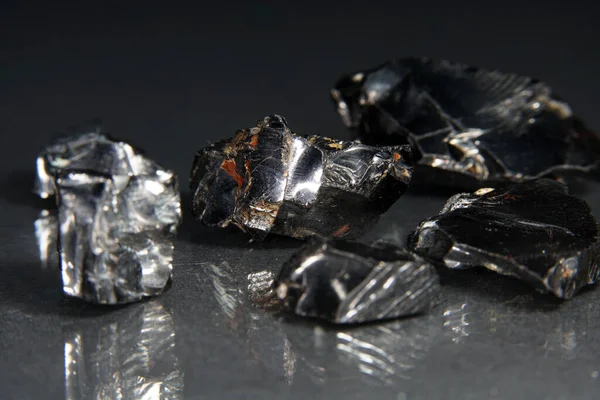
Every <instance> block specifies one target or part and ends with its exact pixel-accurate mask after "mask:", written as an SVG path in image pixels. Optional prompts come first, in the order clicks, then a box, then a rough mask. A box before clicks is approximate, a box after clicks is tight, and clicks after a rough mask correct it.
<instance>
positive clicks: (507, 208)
mask: <svg viewBox="0 0 600 400" xmlns="http://www.w3.org/2000/svg"><path fill="white" fill-rule="evenodd" d="M409 247H410V248H411V249H413V250H414V251H415V252H416V253H418V254H419V255H421V256H423V257H425V258H427V259H429V260H431V261H432V262H435V263H438V264H443V265H445V266H446V267H449V268H455V269H461V268H468V267H476V266H483V267H486V268H488V269H490V270H492V271H495V272H498V273H500V274H504V275H510V276H514V277H517V278H519V279H522V280H523V281H525V282H527V283H529V284H531V285H532V286H533V287H535V288H536V289H538V290H540V291H549V292H551V293H553V294H554V295H555V296H557V297H560V298H564V299H568V298H571V297H573V296H574V295H575V294H576V293H577V292H578V291H579V290H580V289H581V288H582V287H584V286H586V285H589V284H592V283H594V282H595V281H596V280H597V279H598V275H599V273H600V272H599V268H598V263H599V262H600V242H599V236H598V226H597V222H596V219H595V218H594V217H593V215H592V214H591V213H590V208H589V207H588V205H587V204H586V203H585V201H583V200H580V199H578V198H576V197H573V196H570V195H568V194H567V192H566V188H565V186H564V185H562V184H560V183H557V182H554V181H551V180H548V179H542V180H537V181H531V182H528V183H521V184H514V185H512V186H509V187H506V188H503V189H480V190H478V191H477V192H475V193H474V194H468V193H463V194H458V195H455V196H453V197H451V198H450V199H449V200H448V202H447V203H446V205H445V207H444V208H443V210H442V211H441V213H440V215H438V216H436V217H432V218H429V219H427V220H425V221H423V222H422V223H421V224H420V225H419V227H418V228H417V229H416V231H415V232H414V233H413V234H412V235H411V236H410V237H409Z"/></svg>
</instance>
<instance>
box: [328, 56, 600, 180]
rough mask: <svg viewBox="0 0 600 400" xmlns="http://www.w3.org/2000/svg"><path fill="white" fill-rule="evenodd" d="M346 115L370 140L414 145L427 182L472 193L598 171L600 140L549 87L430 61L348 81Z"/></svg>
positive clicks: (337, 92)
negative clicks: (484, 184)
mask: <svg viewBox="0 0 600 400" xmlns="http://www.w3.org/2000/svg"><path fill="white" fill-rule="evenodd" d="M332 96H333V99H334V101H335V102H336V104H337V109H338V113H339V114H340V115H341V117H342V119H343V121H344V123H345V124H346V126H348V127H349V128H351V129H352V130H353V131H354V132H355V134H356V135H357V136H358V137H359V138H360V140H361V141H362V142H363V143H366V144H371V145H390V144H403V143H410V144H411V145H412V146H413V151H414V153H415V159H416V160H417V161H416V162H417V166H418V171H417V172H419V173H420V174H421V175H420V179H421V180H423V179H427V180H430V181H433V182H434V183H441V184H445V185H458V186H467V185H468V186H471V185H473V184H475V185H477V184H478V182H480V181H488V182H515V181H525V180H531V179H534V178H538V177H542V176H548V177H554V176H560V175H562V174H563V173H565V172H567V171H579V172H588V171H590V170H591V169H593V168H595V167H596V166H597V164H598V161H599V159H600V158H599V156H600V140H599V138H598V136H597V135H595V134H594V133H592V132H590V131H589V130H588V129H587V128H586V127H585V126H584V125H583V123H582V122H581V121H579V120H578V119H577V118H576V117H575V116H573V113H572V112H571V108H570V107H569V105H568V104H567V103H566V102H564V101H562V100H561V99H560V98H559V97H558V96H556V95H555V94H554V93H553V92H552V90H551V88H550V87H549V86H548V85H546V84H545V83H543V82H541V81H539V80H536V79H533V78H530V77H525V76H518V75H515V74H510V73H502V72H498V71H491V70H485V69H479V68H474V67H470V66H467V65H464V64H460V63H455V62H449V61H443V60H442V61H434V60H431V59H428V58H404V59H398V60H393V61H390V62H387V63H385V64H383V65H379V66H377V67H375V68H372V69H368V70H366V71H362V72H357V73H354V74H350V75H346V76H343V77H342V78H341V79H340V80H339V81H338V82H337V84H336V85H335V87H334V89H333V90H332Z"/></svg>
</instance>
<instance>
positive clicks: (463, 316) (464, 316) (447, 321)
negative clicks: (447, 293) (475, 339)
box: [442, 303, 471, 343]
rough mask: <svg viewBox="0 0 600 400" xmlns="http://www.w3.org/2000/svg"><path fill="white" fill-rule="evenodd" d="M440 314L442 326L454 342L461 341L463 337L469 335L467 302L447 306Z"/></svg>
mask: <svg viewBox="0 0 600 400" xmlns="http://www.w3.org/2000/svg"><path fill="white" fill-rule="evenodd" d="M442 316H443V318H444V328H445V329H446V330H447V331H448V332H449V333H450V337H451V339H452V341H453V342H454V343H461V342H462V341H463V340H464V338H466V337H467V336H469V333H470V329H471V328H470V327H469V325H470V323H469V320H468V317H469V308H468V304H467V303H462V304H458V305H451V306H447V307H446V308H445V309H444V311H443V313H442Z"/></svg>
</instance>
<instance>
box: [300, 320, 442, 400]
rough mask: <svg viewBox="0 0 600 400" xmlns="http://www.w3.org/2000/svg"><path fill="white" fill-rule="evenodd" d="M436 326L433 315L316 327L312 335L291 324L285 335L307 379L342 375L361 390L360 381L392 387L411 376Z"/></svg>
mask: <svg viewBox="0 0 600 400" xmlns="http://www.w3.org/2000/svg"><path fill="white" fill-rule="evenodd" d="M436 326H439V325H437V324H436V323H435V320H432V319H431V318H428V317H425V316H415V317H414V318H406V319H401V320H396V321H389V322H382V323H379V324H372V325H364V326H356V327H353V328H351V329H347V328H346V329H339V328H337V327H320V326H315V327H314V328H313V332H312V335H310V336H309V335H308V333H309V332H307V331H306V330H304V329H303V330H300V331H298V330H297V329H296V330H294V329H293V326H290V327H289V328H290V329H289V330H288V334H289V337H290V340H291V342H292V344H293V346H294V347H293V348H294V350H295V352H296V354H297V357H298V358H299V363H301V364H302V365H301V367H299V368H301V369H302V370H303V371H304V373H306V374H308V375H309V379H310V381H312V382H313V383H315V384H326V383H327V382H330V381H335V380H338V379H340V377H344V379H348V380H349V383H348V384H349V385H352V386H354V385H356V388H357V390H360V391H361V392H363V389H362V388H361V387H364V385H368V386H378V387H379V386H385V387H392V388H393V387H400V386H402V383H403V382H405V381H406V380H408V379H410V378H411V371H412V370H413V369H414V368H415V367H417V366H418V365H419V362H421V361H422V360H423V359H424V358H426V357H427V355H428V352H429V350H430V348H431V346H432V345H433V344H434V343H435V340H436V336H437V334H438V329H436ZM350 382H352V383H350Z"/></svg>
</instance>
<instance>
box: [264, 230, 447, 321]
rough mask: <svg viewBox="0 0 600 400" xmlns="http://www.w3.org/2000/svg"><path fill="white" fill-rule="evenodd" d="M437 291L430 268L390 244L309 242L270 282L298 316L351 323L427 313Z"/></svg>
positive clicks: (282, 299) (436, 281)
mask: <svg viewBox="0 0 600 400" xmlns="http://www.w3.org/2000/svg"><path fill="white" fill-rule="evenodd" d="M438 288H439V279H438V276H437V273H436V272H435V269H434V268H433V266H431V265H430V264H428V263H427V262H425V261H423V260H422V259H421V258H419V257H417V256H414V255H412V254H410V253H408V252H406V251H405V250H401V249H399V248H397V247H393V246H384V245H381V246H368V245H365V244H361V243H354V242H345V241H339V240H323V239H313V240H311V241H310V242H309V243H307V244H306V245H305V246H304V247H303V248H302V249H301V250H300V251H299V252H298V253H296V254H295V255H294V256H293V257H292V258H291V259H290V260H289V261H287V262H286V263H285V264H284V265H283V267H282V269H281V271H280V273H279V276H278V277H277V279H276V280H275V283H274V289H275V292H276V293H277V296H278V298H279V299H280V300H281V301H283V303H284V304H285V306H286V307H287V308H289V309H291V310H292V311H293V312H294V313H296V314H297V315H300V316H303V317H314V318H320V319H325V320H328V321H330V322H333V323H337V324H354V323H362V322H369V321H378V320H385V319H391V318H398V317H404V316H408V315H413V314H417V313H420V312H423V311H427V310H428V309H429V308H430V307H431V305H432V300H434V298H435V295H436V293H437V290H438Z"/></svg>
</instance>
